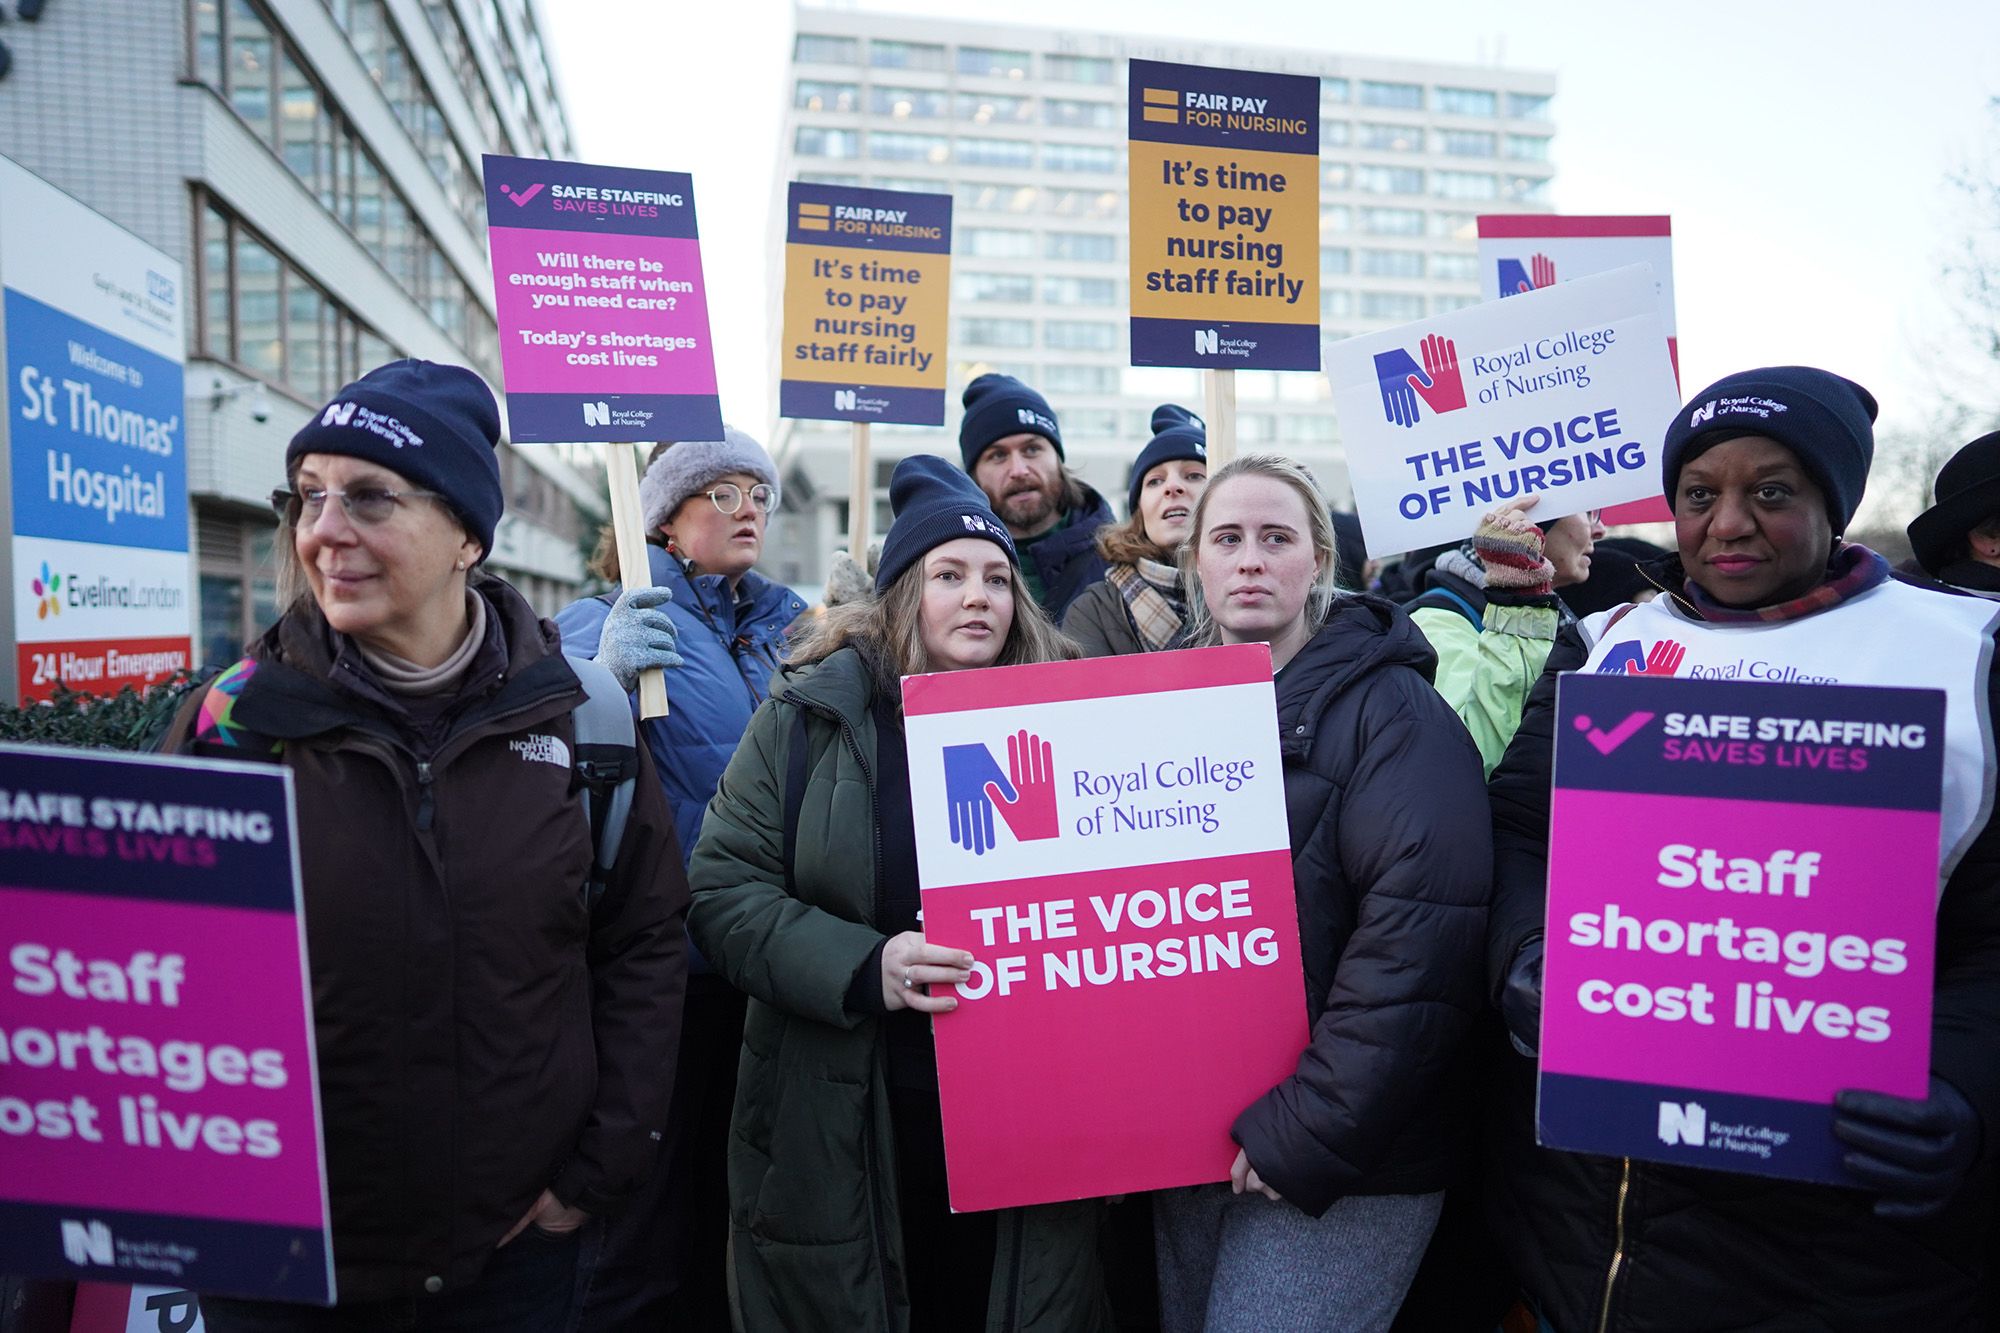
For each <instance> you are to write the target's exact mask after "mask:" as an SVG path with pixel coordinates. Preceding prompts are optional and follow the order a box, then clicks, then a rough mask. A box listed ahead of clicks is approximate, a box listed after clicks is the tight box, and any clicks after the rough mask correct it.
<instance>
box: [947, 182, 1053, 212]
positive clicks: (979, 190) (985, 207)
mask: <svg viewBox="0 0 2000 1333" xmlns="http://www.w3.org/2000/svg"><path fill="white" fill-rule="evenodd" d="M951 194H952V200H953V202H954V203H955V204H956V205H957V206H958V207H959V208H960V209H962V210H968V211H971V212H975V213H1028V212H1032V211H1033V210H1034V207H1035V195H1036V190H1035V187H1034V186H1032V185H998V184H995V183H993V182H991V181H960V182H959V183H958V184H957V185H955V186H953V187H952V191H951Z"/></svg>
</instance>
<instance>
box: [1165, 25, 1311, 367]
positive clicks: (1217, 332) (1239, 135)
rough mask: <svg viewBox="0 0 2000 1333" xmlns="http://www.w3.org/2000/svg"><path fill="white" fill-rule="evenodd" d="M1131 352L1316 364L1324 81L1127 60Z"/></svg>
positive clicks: (1201, 361)
mask: <svg viewBox="0 0 2000 1333" xmlns="http://www.w3.org/2000/svg"><path fill="white" fill-rule="evenodd" d="M1130 94H1131V105H1130V109H1129V112H1128V117H1129V126H1130V128H1129V135H1130V138H1131V145H1130V154H1129V161H1130V173H1131V174H1130V179H1131V195H1132V201H1131V203H1132V209H1131V218H1132V232H1131V247H1132V364H1133V365H1135V366H1199V367H1206V368H1209V369H1213V370H1317V369H1319V80H1318V79H1314V78H1308V77H1303V76H1300V75H1295V74H1258V73H1252V72H1249V71H1246V70H1236V69H1210V68H1207V67H1205V66H1201V65H1168V64H1162V63H1160V62H1158V61H1153V60H1134V61H1132V62H1131V89H1130Z"/></svg>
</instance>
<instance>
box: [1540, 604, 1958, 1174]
mask: <svg viewBox="0 0 2000 1333" xmlns="http://www.w3.org/2000/svg"><path fill="white" fill-rule="evenodd" d="M1662 642H1670V641H1667V640H1662ZM1652 665H1654V667H1655V668H1656V669H1657V668H1659V667H1666V666H1669V664H1668V663H1666V662H1665V661H1664V660H1661V661H1657V662H1655V663H1653V664H1652ZM1638 667H1639V664H1637V663H1632V662H1620V661H1618V660H1617V659H1615V658H1607V660H1606V662H1605V664H1604V665H1603V666H1602V667H1601V668H1600V672H1611V673H1612V674H1584V673H1577V674H1572V675H1567V676H1564V677H1563V678H1562V680H1561V682H1560V683H1559V685H1558V687H1557V699H1558V704H1557V722H1556V753H1555V791H1554V796H1553V803H1552V816H1551V820H1550V828H1549V898H1548V934H1547V941H1548V942H1547V950H1548V952H1547V956H1546V959H1545V961H1544V965H1543V1000H1542V1041H1541V1090H1540V1091H1541V1095H1540V1105H1539V1109H1538V1113H1537V1123H1538V1134H1539V1139H1540V1141H1541V1142H1542V1143H1543V1144H1545V1145H1547V1146H1549V1147H1553V1148H1567V1149H1572V1150H1575V1151H1579V1152H1593V1153H1606V1154H1610V1155H1613V1156H1627V1157H1641V1158H1645V1159H1647V1160H1651V1161H1664V1162H1674V1163H1677V1164H1680V1165H1686V1166H1705V1167H1714V1168H1717V1169H1720V1170H1727V1171H1740V1172H1747V1173H1751V1174H1756V1175H1770V1176H1782V1177H1788V1178H1793V1179H1802V1180H1818V1181H1826V1182H1832V1183H1853V1182H1852V1181H1850V1180H1849V1178H1848V1177H1847V1175H1846V1174H1845V1172H1844V1171H1843V1170H1842V1168H1841V1166H1840V1156H1841V1153H1842V1151H1843V1149H1842V1147H1841V1145H1840V1144H1839V1142H1838V1141H1837V1140H1836V1139H1835V1138H1834V1137H1833V1132H1832V1121H1833V1108H1832V1102H1833V1097H1834V1094H1835V1093H1837V1092H1838V1091H1840V1090H1841V1089H1842V1088H1871V1089H1874V1090H1876V1091H1880V1092H1886V1093H1890V1094H1893V1095H1896V1096H1902V1097H1922V1096H1924V1095H1925V1094H1926V1091H1927V1088H1928V1070H1929V1066H1930V1026H1931V985H1932V967H1933V954H1934V939H1935V935H1936V930H1937V925H1936V910H1937V891H1938V831H1939V815H1938V810H1939V805H1940V801H1941V795H1942V788H1943V769H1944V765H1943V754H1944V749H1945V696H1944V693H1943V692H1942V691H1938V690H1906V689H1885V688H1879V687H1866V686H1847V685H1794V684H1767V683H1761V682H1750V681H1717V680H1675V679H1670V678H1665V677H1662V676H1660V675H1658V674H1645V673H1643V672H1642V671H1641V670H1639V669H1637V668H1638Z"/></svg>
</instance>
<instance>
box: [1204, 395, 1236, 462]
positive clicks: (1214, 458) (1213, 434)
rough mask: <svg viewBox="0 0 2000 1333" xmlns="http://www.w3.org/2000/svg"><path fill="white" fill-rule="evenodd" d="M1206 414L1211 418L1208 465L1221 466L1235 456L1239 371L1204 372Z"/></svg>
mask: <svg viewBox="0 0 2000 1333" xmlns="http://www.w3.org/2000/svg"><path fill="white" fill-rule="evenodd" d="M1201 381H1202V385H1201V387H1202V397H1203V400H1204V402H1203V407H1204V409H1205V410H1204V411H1203V414H1202V415H1203V417H1204V419H1205V420H1206V421H1207V422H1208V465H1209V467H1210V468H1211V469H1213V468H1219V467H1221V466H1222V465H1223V464H1224V463H1227V462H1229V461H1230V460H1231V459H1233V458H1235V457H1236V372H1235V371H1233V370H1204V371H1202V372H1201Z"/></svg>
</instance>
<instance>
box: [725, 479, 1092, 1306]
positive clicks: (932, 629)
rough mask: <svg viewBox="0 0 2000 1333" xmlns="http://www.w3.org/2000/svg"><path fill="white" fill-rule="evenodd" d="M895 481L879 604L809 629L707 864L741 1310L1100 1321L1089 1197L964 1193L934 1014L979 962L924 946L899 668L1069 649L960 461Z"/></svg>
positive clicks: (756, 735) (750, 750) (745, 761)
mask: <svg viewBox="0 0 2000 1333" xmlns="http://www.w3.org/2000/svg"><path fill="white" fill-rule="evenodd" d="M889 494H890V501H891V504H892V505H893V507H894V510H895V515H896V518H895V522H894V523H893V524H892V525H891V527H890V529H889V535H888V539H887V541H886V542H885V543H884V545H883V550H882V558H881V563H880V567H879V569H878V571H877V574H876V579H875V587H876V596H875V597H874V598H872V599H870V600H867V601H864V602H858V603H847V604H843V605H841V606H837V607H833V608H831V609H829V610H828V611H827V612H826V614H825V615H824V616H822V617H821V618H820V620H819V621H818V622H817V623H816V624H815V626H814V627H813V628H812V629H811V630H810V631H809V632H808V633H807V634H806V635H805V636H804V638H803V639H802V640H800V641H799V642H798V643H797V644H796V645H795V647H794V649H793V653H792V657H793V665H791V666H789V667H787V668H785V670H784V671H783V673H782V674H781V676H780V678H779V681H778V683H777V684H776V685H775V687H774V689H773V692H772V697H771V699H770V701H769V702H768V703H766V704H765V705H764V706H763V707H762V708H760V709H759V710H758V711H757V714H756V716H755V717H753V718H752V719H751V722H750V729H749V732H748V733H747V734H746V735H745V736H744V738H743V744H742V745H741V746H740V747H739V748H738V749H737V752H736V757H735V758H734V759H733V760H732V761H731V762H730V765H729V768H728V770H727V771H726V772H725V773H724V774H723V778H722V784H721V786H720V787H719V788H718V789H717V791H716V794H715V798H714V800H713V801H712V802H710V804H709V810H708V818H707V821H706V822H705V823H704V825H703V826H702V834H701V841H700V843H699V844H698V845H697V846H696V848H695V854H694V860H693V863H692V866H691V871H690V875H691V879H692V880H693V882H694V884H695V885H696V886H697V895H696V905H695V909H694V912H693V915H692V916H691V918H690V922H689V924H690V928H691V930H692V932H693V935H694V939H695V942H696V944H697V945H698V946H699V947H700V948H701V950H702V952H703V953H704V954H705V955H706V956H707V957H708V958H709V959H710V961H711V962H712V963H713V964H714V966H715V967H716V968H717V970H719V971H720V972H721V973H722V974H723V975H724V976H725V977H727V978H728V979H729V981H730V982H731V983H732V984H734V985H736V986H738V987H740V988H741V989H742V990H743V991H745V992H746V993H747V994H748V995H749V996H750V1014H749V1021H748V1023H747V1025H746V1026H745V1029H744V1034H743V1065H742V1074H741V1080H740V1082H739V1084H738V1086H737V1094H736V1112H735V1118H734V1122H733V1132H732V1135H731V1143H730V1151H729V1194H730V1227H731V1252H732V1258H733V1262H734V1272H733V1274H732V1284H731V1285H732V1289H733V1290H734V1292H735V1296H736V1302H737V1304H736V1311H735V1313H736V1318H737V1326H738V1327H740V1328H751V1329H765V1328H773V1329H775V1328H783V1329H792V1330H807V1329H828V1330H835V1329H837V1330H842V1331H843V1333H845V1331H846V1330H880V1331H882V1333H901V1331H902V1330H907V1329H946V1328H950V1329H958V1328H982V1327H987V1326H989V1320H990V1321H993V1325H994V1326H999V1325H1000V1324H1002V1323H1004V1325H1005V1326H1006V1327H1009V1328H1019V1329H1031V1330H1047V1331H1048V1333H1072V1331H1073V1330H1086V1331H1087V1330H1094V1329H1104V1328H1108V1327H1109V1313H1108V1309H1107V1307H1106V1304H1105V1299H1104V1295H1103V1290H1102V1282H1101V1280H1100V1278H1099V1275H1098V1268H1097V1261H1096V1238H1097V1225H1098V1213H1099V1204H1098V1203H1097V1201H1095V1200H1086V1201H1080V1202H1077V1203H1071V1204H1062V1205H1052V1206H1045V1207H1039V1208H1026V1209H1015V1210H1009V1211H1005V1212H1000V1213H967V1214H953V1213H952V1212H951V1210H950V1205H949V1202H948V1200H947V1196H946V1193H945V1176H944V1141H943V1130H942V1126H941V1124H940V1121H939V1117H938V1095H937V1063H936V1056H935V1053H934V1050H933V1048H932V1045H931V1032H930V1016H931V1015H932V1014H935V1013H940V1012H946V1011H949V1010H950V1009H952V1008H954V1007H955V1006H956V1005H957V1003H958V1001H957V1000H956V999H954V998H951V997H950V996H949V995H947V994H944V993H942V988H943V987H945V986H947V985H949V984H950V983H953V982H958V981H963V980H965V979H966V978H967V977H969V976H970V972H969V970H968V969H969V967H970V965H971V963H972V961H973V960H972V955H970V954H968V953H966V952H964V951H963V950H959V949H947V948H944V947H942V946H940V945H934V944H930V943H928V942H927V941H926V940H925V939H924V935H923V930H922V928H921V924H920V921H919V917H918V887H917V860H916V832H915V827H914V824H913V822H912V814H911V805H910V795H911V793H910V775H909V772H908V768H907V764H906V761H905V756H904V749H903V718H902V687H901V678H902V677H903V676H905V675H911V674H915V673H920V672H933V671H959V670H967V669H972V668H978V667H988V666H1005V665H1012V664H1016V663H1027V662H1047V661H1054V660H1058V659H1062V658H1071V657H1075V656H1076V650H1075V647H1074V646H1073V645H1071V644H1070V643H1069V642H1068V641H1067V640H1066V639H1064V638H1063V637H1062V636H1061V635H1060V634H1058V633H1057V632H1056V630H1055V629H1054V628H1053V627H1052V626H1050V624H1049V623H1048V620H1047V619H1046V617H1044V615H1043V614H1042V612H1041V610H1040V609H1039V608H1038V607H1037V606H1036V604H1035V600H1034V598H1033V597H1032V596H1031V595H1030V594H1029V592H1028V589H1027V586H1026V584H1025V583H1024V582H1023V580H1022V577H1021V572H1020V567H1019V565H1018V563H1017V561H1016V555H1015V548H1014V543H1013V539H1012V538H1011V537H1010V536H1009V535H1008V532H1007V529H1006V527H1005V525H1003V524H1002V523H1001V522H1000V520H999V518H998V517H997V516H996V515H995V514H994V512H993V510H992V507H991V506H990V505H989V504H988V503H987V501H986V497H985V496H984V495H982V494H981V493H980V491H979V490H978V488H977V487H976V486H974V484H973V483H972V481H971V480H970V479H969V478H967V477H966V476H965V474H964V473H962V472H960V471H959V470H958V469H956V468H954V467H952V466H951V465H950V464H948V463H946V462H945V461H944V460H943V459H941V458H935V457H932V456H929V455H918V456H916V457H912V458H907V459H904V460H903V462H901V463H900V464H898V465H897V467H896V472H895V475H894V477H893V478H892V479H891V482H890V488H889ZM932 986H937V987H940V988H941V993H939V994H935V995H934V994H932V993H930V990H929V988H930V987H932ZM1009 1321H1011V1322H1009Z"/></svg>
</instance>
